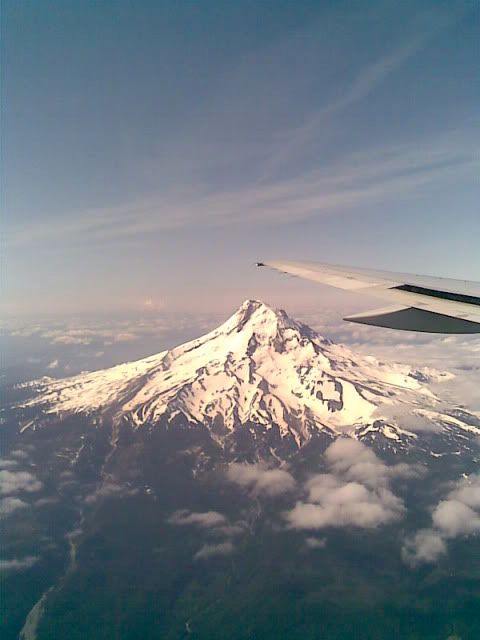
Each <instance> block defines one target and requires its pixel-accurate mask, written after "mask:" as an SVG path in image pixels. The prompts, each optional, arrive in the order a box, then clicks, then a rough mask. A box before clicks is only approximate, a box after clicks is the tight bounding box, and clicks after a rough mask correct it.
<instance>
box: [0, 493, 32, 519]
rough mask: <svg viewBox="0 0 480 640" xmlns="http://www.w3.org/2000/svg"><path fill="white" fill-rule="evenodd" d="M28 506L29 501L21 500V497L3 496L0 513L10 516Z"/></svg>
mask: <svg viewBox="0 0 480 640" xmlns="http://www.w3.org/2000/svg"><path fill="white" fill-rule="evenodd" d="M25 507H28V503H27V502H24V501H23V500H20V498H11V497H9V498H2V500H0V514H1V515H4V516H8V515H10V514H11V513H13V512H14V511H18V509H25Z"/></svg>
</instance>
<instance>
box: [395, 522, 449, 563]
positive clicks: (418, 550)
mask: <svg viewBox="0 0 480 640" xmlns="http://www.w3.org/2000/svg"><path fill="white" fill-rule="evenodd" d="M446 552H447V547H446V544H445V541H444V539H443V538H442V536H441V535H440V534H439V533H438V532H437V531H434V530H432V529H421V530H420V531H417V533H416V534H415V535H414V536H413V537H409V538H407V539H406V540H405V543H404V545H403V548H402V558H403V560H404V561H405V562H406V564H409V565H410V566H412V567H414V566H416V565H418V564H422V563H431V562H435V561H436V560H438V558H439V557H440V556H442V555H444V554H445V553H446Z"/></svg>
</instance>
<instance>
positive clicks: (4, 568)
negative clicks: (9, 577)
mask: <svg viewBox="0 0 480 640" xmlns="http://www.w3.org/2000/svg"><path fill="white" fill-rule="evenodd" d="M39 560H40V558H39V557H38V556H25V557H24V558H13V559H12V560H0V572H1V573H13V572H16V571H23V570H24V569H30V567H33V565H34V564H36V563H37V562H38V561H39Z"/></svg>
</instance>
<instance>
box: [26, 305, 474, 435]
mask: <svg viewBox="0 0 480 640" xmlns="http://www.w3.org/2000/svg"><path fill="white" fill-rule="evenodd" d="M449 377H450V374H448V373H445V372H432V371H418V370H412V369H411V368H409V367H408V366H403V365H398V364H387V363H384V362H379V361H378V360H376V359H375V358H372V357H361V356H358V355H356V354H354V353H353V352H352V351H351V350H349V349H348V348H346V347H345V346H342V345H337V344H333V343H332V342H330V341H329V340H327V339H325V338H323V337H322V336H320V335H318V334H316V333H315V332H314V331H313V330H311V329H310V328H309V327H307V326H305V325H303V324H301V323H299V322H296V321H294V320H292V319H291V318H289V317H288V316H287V314H286V313H285V312H284V311H276V310H274V309H272V308H270V307H269V306H267V305H265V304H263V303H261V302H259V301H254V300H248V301H246V302H245V303H243V304H242V306H241V307H240V308H239V309H238V311H237V312H236V313H235V314H234V315H233V316H232V317H231V318H229V319H228V320H227V321H226V322H225V323H224V324H222V325H221V326H220V327H218V328H217V329H215V330H214V331H212V332H210V333H208V334H206V335H204V336H203V337H201V338H198V339H196V340H193V341H191V342H188V343H186V344H184V345H180V346H178V347H176V348H174V349H172V350H170V351H165V352H162V353H159V354H156V355H154V356H151V357H148V358H145V359H142V360H139V361H136V362H130V363H126V364H122V365H119V366H116V367H112V368H110V369H106V370H103V371H96V372H93V373H85V374H80V375H77V376H74V377H71V378H67V379H63V380H53V379H49V378H43V379H41V380H38V381H35V382H34V383H30V384H31V387H32V390H33V391H35V393H36V395H34V396H33V397H32V398H30V399H29V400H27V401H26V402H24V403H23V405H22V406H23V407H24V408H36V407H38V408H41V409H42V412H43V413H44V414H46V415H49V414H53V415H55V414H60V415H63V414H70V413H84V414H98V415H105V414H107V415H108V416H110V417H112V418H113V420H114V422H115V423H117V424H118V423H119V422H120V421H121V422H122V423H123V422H127V423H128V424H131V425H132V426H133V427H141V426H142V425H146V424H149V425H154V424H156V423H158V422H159V421H160V420H162V421H164V420H166V421H167V422H170V421H172V420H173V419H174V418H178V417H179V416H180V417H184V418H185V419H186V420H187V421H188V422H189V423H192V424H197V423H201V424H202V425H205V426H207V427H208V428H210V430H211V433H212V435H213V436H214V438H215V440H217V441H218V442H221V441H222V439H223V438H224V437H225V436H227V435H228V434H229V433H231V432H232V431H234V430H235V429H237V428H238V427H239V426H241V425H246V424H255V425H261V426H263V427H265V428H266V429H269V428H271V427H272V426H273V425H276V427H277V428H278V429H279V431H280V434H281V436H282V437H285V436H289V437H292V438H293V439H294V441H295V442H296V445H297V446H301V445H302V444H304V443H305V442H307V441H308V440H309V439H310V438H311V436H312V434H314V433H316V432H319V431H323V430H326V431H328V432H329V433H331V434H332V435H335V434H349V435H353V436H355V437H368V438H371V437H372V434H373V433H377V432H381V434H382V435H383V436H384V438H387V439H390V440H392V441H394V442H395V441H397V442H400V441H401V440H405V439H406V440H409V439H415V438H416V437H417V435H416V433H415V430H416V429H413V430H410V429H409V423H412V424H414V425H415V426H416V427H418V424H419V423H424V424H427V425H428V424H429V423H434V424H437V425H439V426H440V427H441V428H442V429H444V430H447V431H448V430H452V429H454V430H456V431H458V430H460V431H463V432H469V433H470V434H480V423H479V421H478V419H477V418H476V417H475V416H472V415H471V414H468V413H466V412H464V411H460V410H456V409H455V407H453V408H452V407H450V408H448V407H445V406H444V404H443V403H442V402H441V400H440V399H439V398H438V397H437V396H436V395H435V394H434V393H433V392H432V391H431V389H430V387H429V383H430V382H432V381H436V382H438V381H439V380H448V379H449ZM423 427H424V425H423ZM427 430H428V428H427Z"/></svg>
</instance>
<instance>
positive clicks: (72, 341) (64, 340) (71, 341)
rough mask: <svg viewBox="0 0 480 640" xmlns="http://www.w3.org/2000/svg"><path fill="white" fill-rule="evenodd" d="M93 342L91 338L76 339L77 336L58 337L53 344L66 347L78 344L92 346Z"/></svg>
mask: <svg viewBox="0 0 480 640" xmlns="http://www.w3.org/2000/svg"><path fill="white" fill-rule="evenodd" d="M91 342H92V341H91V340H90V339H89V338H76V337H75V336H58V337H56V338H54V339H53V340H52V342H51V344H65V345H77V344H90V343H91Z"/></svg>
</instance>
